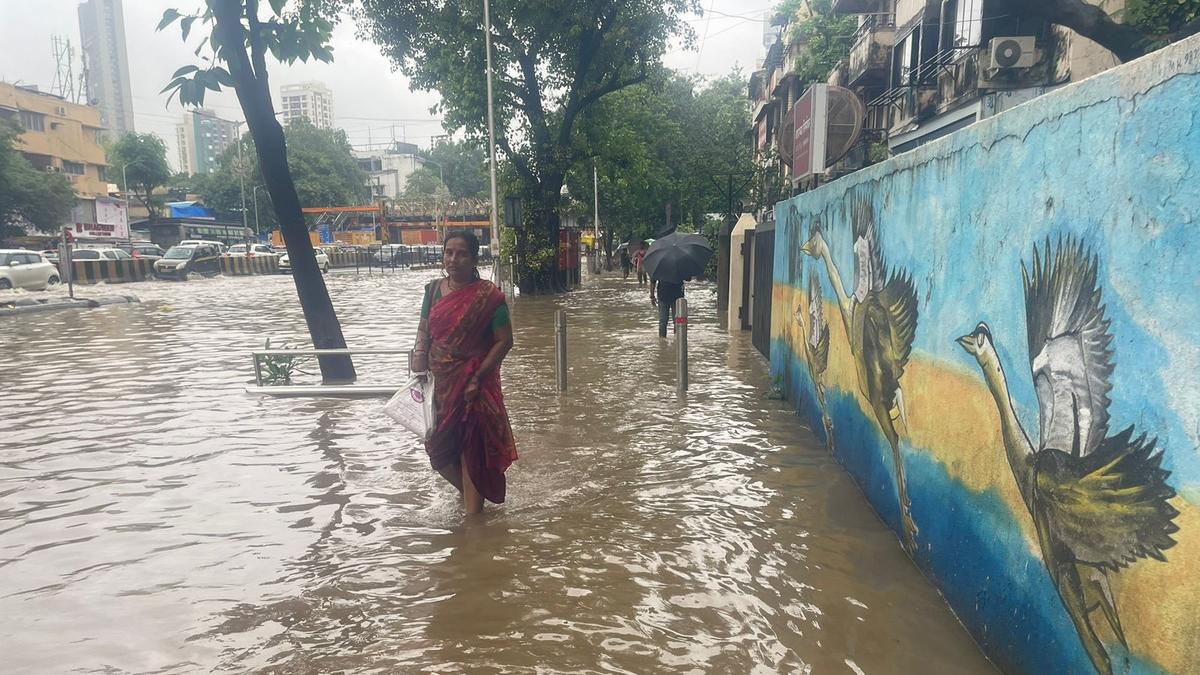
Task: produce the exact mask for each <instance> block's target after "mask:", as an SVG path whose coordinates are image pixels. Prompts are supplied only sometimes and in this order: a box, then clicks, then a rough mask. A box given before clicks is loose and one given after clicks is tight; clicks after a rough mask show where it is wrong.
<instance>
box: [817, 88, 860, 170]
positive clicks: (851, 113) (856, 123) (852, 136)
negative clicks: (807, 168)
mask: <svg viewBox="0 0 1200 675" xmlns="http://www.w3.org/2000/svg"><path fill="white" fill-rule="evenodd" d="M827 101H828V103H827V110H828V112H827V113H826V117H825V166H827V167H828V166H832V165H833V163H834V162H836V161H838V160H839V159H841V158H843V157H845V156H846V153H848V152H850V149H851V148H853V147H854V144H855V143H857V142H858V138H859V136H861V135H862V130H863V122H864V121H865V120H866V118H867V107H866V106H865V105H863V102H862V99H860V98H859V97H858V94H855V93H854V92H852V91H850V90H849V89H846V88H845V87H836V86H833V85H830V86H829V93H828V99H827Z"/></svg>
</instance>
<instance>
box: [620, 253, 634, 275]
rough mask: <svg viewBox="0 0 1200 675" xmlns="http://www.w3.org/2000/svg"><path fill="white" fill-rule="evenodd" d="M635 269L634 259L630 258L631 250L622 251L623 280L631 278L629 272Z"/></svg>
mask: <svg viewBox="0 0 1200 675" xmlns="http://www.w3.org/2000/svg"><path fill="white" fill-rule="evenodd" d="M632 269H633V259H632V258H630V257H629V249H627V248H623V249H621V273H622V274H623V276H622V277H621V278H622V279H628V278H629V272H630V271H631V270H632Z"/></svg>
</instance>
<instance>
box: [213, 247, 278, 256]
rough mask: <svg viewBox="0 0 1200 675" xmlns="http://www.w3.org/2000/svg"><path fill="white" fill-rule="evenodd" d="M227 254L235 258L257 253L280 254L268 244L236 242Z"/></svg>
mask: <svg viewBox="0 0 1200 675" xmlns="http://www.w3.org/2000/svg"><path fill="white" fill-rule="evenodd" d="M225 255H228V256H233V257H235V258H245V257H254V256H256V255H278V254H277V253H276V252H275V249H273V248H271V247H270V246H267V245H266V244H234V245H233V246H230V247H229V250H228V251H227V252H226V253H225Z"/></svg>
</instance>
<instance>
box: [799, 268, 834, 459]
mask: <svg viewBox="0 0 1200 675" xmlns="http://www.w3.org/2000/svg"><path fill="white" fill-rule="evenodd" d="M824 305H825V303H824V301H823V300H822V297H821V281H820V279H818V278H817V273H816V271H813V272H811V273H810V274H809V276H808V311H807V317H806V316H805V314H806V312H805V309H804V306H803V305H797V306H796V323H797V324H798V325H799V326H800V334H801V335H803V336H804V337H803V342H804V354H805V356H804V358H805V361H807V363H808V372H809V374H810V375H811V376H812V379H813V388H814V389H816V391H817V405H819V406H820V407H821V422H822V424H823V426H824V427H825V445H826V446H827V447H828V448H829V450H830V452H833V420H832V419H831V418H830V417H829V409H828V407H826V405H825V371H826V370H827V369H828V368H829V324H828V323H826V322H825V306H824Z"/></svg>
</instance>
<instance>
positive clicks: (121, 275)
mask: <svg viewBox="0 0 1200 675" xmlns="http://www.w3.org/2000/svg"><path fill="white" fill-rule="evenodd" d="M71 270H72V275H71V276H72V278H73V279H74V281H75V283H80V284H95V283H99V282H101V281H104V282H107V283H110V284H116V283H125V282H128V281H145V280H146V279H152V278H153V277H154V261H152V260H146V259H145V258H134V259H132V260H73V261H71Z"/></svg>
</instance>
